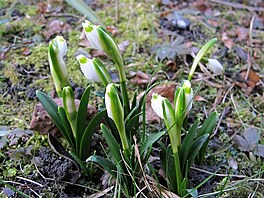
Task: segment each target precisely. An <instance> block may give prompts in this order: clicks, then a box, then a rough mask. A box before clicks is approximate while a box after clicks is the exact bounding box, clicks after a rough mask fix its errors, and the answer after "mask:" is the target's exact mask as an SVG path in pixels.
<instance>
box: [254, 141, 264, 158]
mask: <svg viewBox="0 0 264 198" xmlns="http://www.w3.org/2000/svg"><path fill="white" fill-rule="evenodd" d="M253 153H254V154H255V155H257V156H259V157H264V145H261V144H258V145H257V146H256V148H255V150H254V152H253Z"/></svg>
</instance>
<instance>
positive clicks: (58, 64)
mask: <svg viewBox="0 0 264 198" xmlns="http://www.w3.org/2000/svg"><path fill="white" fill-rule="evenodd" d="M66 50H67V44H66V41H65V40H64V39H63V37H61V36H60V37H56V38H55V39H53V40H52V41H50V43H49V49H48V56H49V65H50V70H51V75H52V78H53V80H54V82H55V85H56V90H57V88H58V89H59V87H60V85H61V86H62V87H66V86H68V85H69V84H70V83H69V80H68V73H67V68H66V65H65V62H64V61H63V56H64V55H65V54H66ZM57 92H58V91H57Z"/></svg>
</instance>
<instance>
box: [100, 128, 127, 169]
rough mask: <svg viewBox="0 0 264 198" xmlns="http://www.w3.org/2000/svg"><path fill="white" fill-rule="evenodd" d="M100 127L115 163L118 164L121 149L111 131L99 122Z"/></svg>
mask: <svg viewBox="0 0 264 198" xmlns="http://www.w3.org/2000/svg"><path fill="white" fill-rule="evenodd" d="M101 129H102V133H103V136H104V138H105V141H106V143H107V145H108V146H109V149H110V151H111V153H112V154H113V156H114V158H115V161H116V165H118V164H119V163H120V162H121V161H122V157H121V154H120V151H121V149H120V146H119V144H118V143H117V141H116V140H115V138H114V136H113V135H112V133H111V132H110V131H109V130H108V128H107V127H106V126H105V125H104V124H101Z"/></svg>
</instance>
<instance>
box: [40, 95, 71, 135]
mask: <svg viewBox="0 0 264 198" xmlns="http://www.w3.org/2000/svg"><path fill="white" fill-rule="evenodd" d="M36 94H37V97H38V99H39V101H40V102H41V104H42V105H43V107H44V109H45V110H46V111H47V113H48V114H49V116H50V117H51V119H52V121H53V122H54V124H55V125H56V126H57V127H58V129H59V130H60V131H61V132H62V133H63V134H65V133H66V131H65V129H64V126H63V124H62V122H61V120H60V116H59V114H58V105H57V104H56V103H55V102H54V101H53V100H52V99H51V98H50V97H49V96H48V95H47V94H45V93H43V92H41V91H37V92H36Z"/></svg>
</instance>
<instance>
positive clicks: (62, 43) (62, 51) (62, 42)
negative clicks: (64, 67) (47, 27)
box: [54, 36, 67, 57]
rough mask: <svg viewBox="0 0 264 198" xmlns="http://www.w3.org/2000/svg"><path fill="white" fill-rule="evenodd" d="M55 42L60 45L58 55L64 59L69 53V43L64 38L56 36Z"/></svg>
mask: <svg viewBox="0 0 264 198" xmlns="http://www.w3.org/2000/svg"><path fill="white" fill-rule="evenodd" d="M54 41H55V42H56V43H57V45H58V53H59V56H60V57H64V56H65V55H66V52H67V43H66V40H65V39H64V38H63V37H62V36H56V38H55V39H54Z"/></svg>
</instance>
